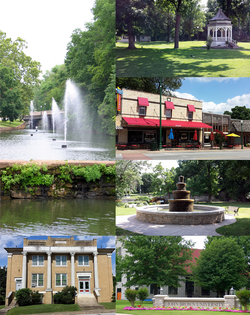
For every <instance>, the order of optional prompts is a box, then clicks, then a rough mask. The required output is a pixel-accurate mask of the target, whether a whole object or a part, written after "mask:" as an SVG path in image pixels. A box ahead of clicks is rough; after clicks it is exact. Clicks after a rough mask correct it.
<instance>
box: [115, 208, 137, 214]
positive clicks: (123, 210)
mask: <svg viewBox="0 0 250 315" xmlns="http://www.w3.org/2000/svg"><path fill="white" fill-rule="evenodd" d="M130 214H131V215H132V214H136V210H135V208H125V207H116V215H130Z"/></svg>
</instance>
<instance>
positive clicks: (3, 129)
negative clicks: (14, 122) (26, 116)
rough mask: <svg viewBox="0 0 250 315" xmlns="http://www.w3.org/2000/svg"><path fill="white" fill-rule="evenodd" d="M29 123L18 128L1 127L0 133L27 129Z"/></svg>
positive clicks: (24, 123)
mask: <svg viewBox="0 0 250 315" xmlns="http://www.w3.org/2000/svg"><path fill="white" fill-rule="evenodd" d="M26 125H27V123H26V122H23V123H22V124H21V125H19V126H17V127H0V132H1V131H8V130H20V129H25V127H26Z"/></svg>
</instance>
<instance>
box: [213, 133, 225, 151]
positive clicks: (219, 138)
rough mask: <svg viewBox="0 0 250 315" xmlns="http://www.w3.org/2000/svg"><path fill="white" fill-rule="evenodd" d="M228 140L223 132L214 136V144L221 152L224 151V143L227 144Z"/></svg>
mask: <svg viewBox="0 0 250 315" xmlns="http://www.w3.org/2000/svg"><path fill="white" fill-rule="evenodd" d="M226 140H227V138H226V136H225V135H224V134H223V132H216V134H215V135H214V143H215V144H216V145H218V146H219V147H220V150H222V147H223V143H224V142H226Z"/></svg>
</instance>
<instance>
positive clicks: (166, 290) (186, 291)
mask: <svg viewBox="0 0 250 315" xmlns="http://www.w3.org/2000/svg"><path fill="white" fill-rule="evenodd" d="M200 253H201V250H200V249H195V250H194V252H193V256H192V261H191V263H195V261H196V258H198V257H199V256H200ZM116 254H117V255H121V256H125V254H126V250H125V249H124V248H123V247H122V246H121V242H119V241H118V242H117V246H116ZM187 271H188V273H189V274H190V275H191V270H190V268H188V270H187ZM126 282H127V277H126V276H125V275H123V276H122V279H121V281H120V282H118V283H117V286H116V297H117V299H118V300H126V298H125V294H124V292H125V290H126V286H125V284H126ZM131 289H138V287H136V286H134V287H131ZM147 289H148V291H149V293H150V294H149V296H148V298H149V299H152V298H153V297H154V293H153V286H149V287H147ZM157 294H161V295H168V296H170V297H216V292H213V291H210V290H206V289H204V288H202V287H200V286H198V285H197V284H196V283H194V282H193V281H192V280H191V279H190V276H187V277H186V278H182V279H181V281H180V287H178V288H175V287H173V286H164V287H162V288H158V292H157Z"/></svg>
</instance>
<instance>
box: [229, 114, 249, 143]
mask: <svg viewBox="0 0 250 315" xmlns="http://www.w3.org/2000/svg"><path fill="white" fill-rule="evenodd" d="M230 132H233V133H235V134H237V135H239V136H240V137H241V135H242V136H243V145H246V144H247V143H250V120H240V119H231V130H230ZM234 141H235V143H237V144H241V138H234Z"/></svg>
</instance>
